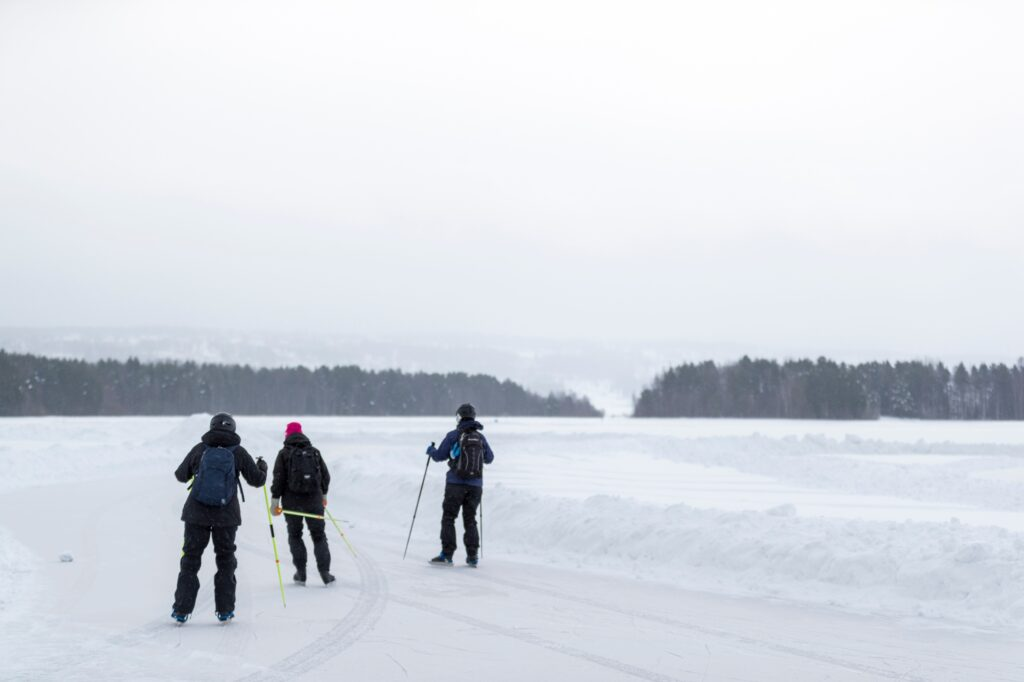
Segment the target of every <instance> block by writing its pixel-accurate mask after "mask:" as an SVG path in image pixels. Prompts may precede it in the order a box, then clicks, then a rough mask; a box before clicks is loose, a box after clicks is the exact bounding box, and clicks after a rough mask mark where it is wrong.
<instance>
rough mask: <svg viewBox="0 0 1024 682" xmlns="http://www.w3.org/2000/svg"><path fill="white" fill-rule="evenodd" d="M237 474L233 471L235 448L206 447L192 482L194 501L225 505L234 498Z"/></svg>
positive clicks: (212, 505) (214, 505)
mask: <svg viewBox="0 0 1024 682" xmlns="http://www.w3.org/2000/svg"><path fill="white" fill-rule="evenodd" d="M237 485H238V474H237V473H236V472H235V448H234V447H229V448H222V447H215V448H206V449H205V450H204V451H203V456H202V458H201V459H200V460H199V471H197V472H196V480H195V481H193V482H192V496H193V497H194V498H195V500H196V502H200V503H202V504H205V505H208V506H210V507H226V506H228V504H229V503H230V502H231V500H233V499H234V498H235V487H236V486H237Z"/></svg>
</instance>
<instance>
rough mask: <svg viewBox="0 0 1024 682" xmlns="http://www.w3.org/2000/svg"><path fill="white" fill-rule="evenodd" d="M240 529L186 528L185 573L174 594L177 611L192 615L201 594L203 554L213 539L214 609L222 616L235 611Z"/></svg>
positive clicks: (183, 551)
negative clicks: (237, 551) (215, 570)
mask: <svg viewBox="0 0 1024 682" xmlns="http://www.w3.org/2000/svg"><path fill="white" fill-rule="evenodd" d="M237 531H238V526H220V527H218V526H201V525H199V524H196V523H186V524H185V544H184V545H183V546H182V548H181V569H180V571H179V572H178V587H177V589H176V590H175V591H174V607H173V608H174V611H175V612H177V613H192V609H194V608H195V606H196V595H197V594H199V567H200V565H202V563H203V551H204V550H205V549H206V546H207V545H208V544H210V537H211V536H212V537H213V554H214V557H215V558H216V561H217V573H216V574H215V575H214V576H213V595H214V608H215V609H216V610H217V611H218V612H220V613H226V612H228V611H234V610H235V569H236V568H237V567H238V560H237V559H235V533H236V532H237Z"/></svg>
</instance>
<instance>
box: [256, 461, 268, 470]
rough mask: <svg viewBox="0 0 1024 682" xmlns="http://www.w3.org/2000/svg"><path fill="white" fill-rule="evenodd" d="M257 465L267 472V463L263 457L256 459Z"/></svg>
mask: <svg viewBox="0 0 1024 682" xmlns="http://www.w3.org/2000/svg"><path fill="white" fill-rule="evenodd" d="M256 467H257V468H258V469H259V470H260V471H262V472H263V473H267V463H266V462H265V461H263V458H262V457H260V458H259V459H257V460H256Z"/></svg>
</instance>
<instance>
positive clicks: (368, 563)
mask: <svg viewBox="0 0 1024 682" xmlns="http://www.w3.org/2000/svg"><path fill="white" fill-rule="evenodd" d="M355 563H356V566H357V567H358V568H359V583H360V587H359V597H358V598H357V599H356V603H355V606H353V607H352V609H351V610H350V611H349V612H348V614H346V616H345V617H344V618H342V619H341V620H340V621H339V622H338V624H337V625H335V626H334V627H333V628H331V629H330V630H328V631H327V632H325V633H324V634H322V635H320V636H319V637H317V638H316V639H315V640H313V641H312V642H310V643H309V644H307V645H306V646H304V647H302V648H301V649H297V650H295V651H294V652H292V653H291V654H289V655H288V656H286V657H285V658H282V659H281V660H279V661H278V662H277V663H274V664H272V665H270V666H268V668H267V669H266V670H261V671H259V672H257V673H253V674H251V675H246V676H244V677H241V678H239V680H246V681H247V682H263V681H265V680H286V679H289V678H291V677H293V676H296V675H301V674H303V673H307V672H309V671H311V670H315V669H316V668H319V667H320V666H321V665H323V664H324V663H326V662H327V661H329V660H331V659H332V658H334V657H335V656H337V655H339V654H340V653H342V652H343V651H345V650H346V649H348V648H349V647H350V646H352V645H353V644H355V643H356V642H357V641H358V640H359V638H361V637H362V636H363V635H365V634H366V633H368V632H370V631H371V630H372V629H373V628H374V626H375V625H376V624H377V621H378V620H380V617H381V616H382V615H383V614H384V607H385V606H386V605H387V602H388V599H389V596H388V587H387V579H386V578H385V577H384V574H383V573H382V572H381V571H380V568H379V567H378V566H377V564H376V563H375V562H374V561H373V560H372V559H370V558H369V557H367V555H366V553H365V552H363V551H361V552H360V553H359V558H358V559H356V560H355Z"/></svg>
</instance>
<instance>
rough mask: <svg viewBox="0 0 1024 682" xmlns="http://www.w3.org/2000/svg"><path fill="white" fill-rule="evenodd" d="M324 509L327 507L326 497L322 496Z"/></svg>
mask: <svg viewBox="0 0 1024 682" xmlns="http://www.w3.org/2000/svg"><path fill="white" fill-rule="evenodd" d="M324 507H325V508H326V507H327V496H326V495H324Z"/></svg>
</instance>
